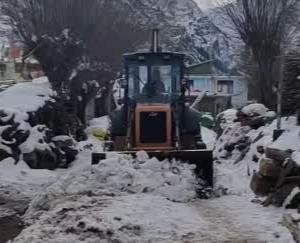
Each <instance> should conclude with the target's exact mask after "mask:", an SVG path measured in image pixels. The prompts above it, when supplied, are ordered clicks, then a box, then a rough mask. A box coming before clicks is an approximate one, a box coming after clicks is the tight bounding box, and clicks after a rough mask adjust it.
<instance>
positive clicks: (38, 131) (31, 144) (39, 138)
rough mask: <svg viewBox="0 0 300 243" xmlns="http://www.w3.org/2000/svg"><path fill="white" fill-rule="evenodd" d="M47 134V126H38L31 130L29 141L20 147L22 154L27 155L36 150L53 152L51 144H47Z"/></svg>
mask: <svg viewBox="0 0 300 243" xmlns="http://www.w3.org/2000/svg"><path fill="white" fill-rule="evenodd" d="M46 132H47V128H46V127H45V126H42V125H38V126H35V127H33V128H32V129H31V130H30V135H29V137H28V139H27V140H26V141H25V142H24V143H23V144H21V145H20V147H19V148H20V150H21V151H22V153H24V154H27V153H31V152H33V151H34V150H40V151H45V150H49V151H51V148H50V146H51V143H50V144H48V143H46V142H45V138H46Z"/></svg>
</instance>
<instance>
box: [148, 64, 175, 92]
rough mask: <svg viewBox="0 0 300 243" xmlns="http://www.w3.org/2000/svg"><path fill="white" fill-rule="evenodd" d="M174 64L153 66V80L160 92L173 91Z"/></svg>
mask: <svg viewBox="0 0 300 243" xmlns="http://www.w3.org/2000/svg"><path fill="white" fill-rule="evenodd" d="M171 73H172V66H170V65H162V66H152V67H151V81H152V82H153V83H155V85H156V89H157V91H158V93H167V94H169V93H171V91H172V75H171Z"/></svg>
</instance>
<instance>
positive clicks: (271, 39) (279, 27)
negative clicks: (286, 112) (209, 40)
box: [224, 0, 299, 107]
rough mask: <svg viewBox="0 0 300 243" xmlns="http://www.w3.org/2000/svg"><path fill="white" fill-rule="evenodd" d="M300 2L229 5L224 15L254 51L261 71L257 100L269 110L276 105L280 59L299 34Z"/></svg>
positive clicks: (248, 0)
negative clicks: (275, 70)
mask: <svg viewBox="0 0 300 243" xmlns="http://www.w3.org/2000/svg"><path fill="white" fill-rule="evenodd" d="M298 4H299V0H264V1H262V0H238V1H232V0H229V1H227V4H226V5H225V6H224V13H225V15H226V17H227V19H228V21H229V22H230V23H231V25H232V26H233V29H234V30H235V32H236V33H237V34H238V36H239V38H240V39H241V40H242V41H243V42H244V43H245V44H246V46H248V47H249V48H250V49H251V54H252V56H253V60H254V61H255V63H256V64H257V68H258V86H257V87H258V88H257V99H258V101H259V102H261V103H264V104H265V105H267V106H269V107H273V106H274V103H275V101H276V96H275V93H274V90H275V89H274V86H275V85H276V81H278V80H276V78H275V77H274V75H273V73H274V67H275V63H276V57H277V56H279V55H281V54H282V53H283V49H284V48H286V46H287V45H290V44H291V43H290V40H291V39H292V38H291V36H293V35H294V34H295V32H297V31H298V28H297V27H298V26H294V24H295V23H296V22H295V21H294V17H295V16H296V14H297V13H298V11H297V7H298Z"/></svg>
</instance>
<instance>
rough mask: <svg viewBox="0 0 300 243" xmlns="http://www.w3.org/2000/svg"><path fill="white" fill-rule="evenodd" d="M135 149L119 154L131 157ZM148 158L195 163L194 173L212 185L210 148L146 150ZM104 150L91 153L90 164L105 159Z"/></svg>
mask: <svg viewBox="0 0 300 243" xmlns="http://www.w3.org/2000/svg"><path fill="white" fill-rule="evenodd" d="M136 152H137V151H122V152H117V153H120V154H130V155H132V156H133V157H134V156H135V154H136ZM108 153H109V152H108ZM147 153H148V155H149V157H150V158H153V157H155V158H157V159H158V160H165V159H176V160H180V161H182V162H184V163H189V164H195V165H196V169H195V174H196V176H197V177H200V178H202V179H204V180H205V181H206V182H207V185H208V186H210V187H213V155H212V151H211V150H172V151H147ZM106 155H107V153H106V152H103V153H93V154H92V164H93V165H95V164H98V163H99V162H100V161H101V160H104V159H106Z"/></svg>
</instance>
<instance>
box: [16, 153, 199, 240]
mask: <svg viewBox="0 0 300 243" xmlns="http://www.w3.org/2000/svg"><path fill="white" fill-rule="evenodd" d="M110 157H111V158H109V159H106V160H104V161H101V162H100V164H99V165H96V166H93V167H91V166H88V167H85V168H82V169H81V170H74V171H73V172H71V173H69V174H68V175H66V176H63V177H62V178H60V179H59V180H58V181H57V182H55V183H53V184H52V185H50V186H49V187H48V188H47V189H46V190H44V191H43V192H41V193H40V194H38V195H37V196H36V197H35V198H34V199H33V201H32V202H31V204H30V206H29V209H28V211H27V213H26V221H27V223H30V224H32V226H30V227H29V228H28V229H26V230H25V231H24V232H23V234H21V236H20V237H19V238H18V240H16V242H39V241H38V240H40V239H43V240H44V241H47V242H49V240H50V239H51V240H53V242H64V241H62V239H63V238H64V237H67V238H65V239H68V240H67V241H65V242H78V241H79V240H80V239H79V238H80V237H84V236H86V234H88V235H90V237H91V238H89V237H84V238H82V239H86V238H89V240H90V241H88V240H87V241H83V242H93V239H94V238H93V237H99V235H101V237H103V238H102V239H106V240H112V239H115V240H119V241H120V242H134V241H135V240H137V241H138V242H141V240H143V241H144V240H146V239H149V240H152V241H153V242H159V240H161V239H164V240H166V239H168V238H169V237H170V236H171V237H173V238H172V239H174V240H181V239H182V237H185V235H189V233H190V232H191V231H193V232H194V233H193V235H194V234H197V230H198V229H199V228H198V226H197V224H199V222H201V219H200V217H195V216H193V212H192V210H191V209H190V208H189V207H188V205H187V204H185V203H187V202H190V201H192V200H193V199H195V198H196V190H197V188H198V185H197V180H196V178H195V176H194V173H193V169H194V166H192V165H188V164H183V163H180V162H178V161H167V160H165V161H162V162H159V161H158V160H157V159H155V158H152V159H149V157H148V155H147V154H146V153H145V152H138V153H137V158H136V159H132V158H130V157H128V156H126V155H116V154H111V156H110ZM183 203H184V204H183ZM187 215H189V216H187ZM183 216H184V218H183ZM58 222H59V223H58ZM72 228H73V229H72ZM50 232H52V233H50ZM193 235H192V236H193ZM186 237H187V236H186ZM156 240H157V241H156ZM164 242H165V241H164ZM170 242H174V241H170Z"/></svg>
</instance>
